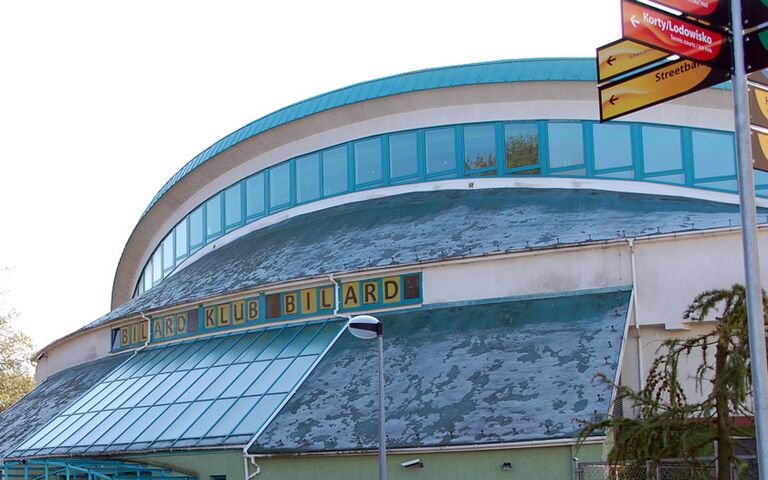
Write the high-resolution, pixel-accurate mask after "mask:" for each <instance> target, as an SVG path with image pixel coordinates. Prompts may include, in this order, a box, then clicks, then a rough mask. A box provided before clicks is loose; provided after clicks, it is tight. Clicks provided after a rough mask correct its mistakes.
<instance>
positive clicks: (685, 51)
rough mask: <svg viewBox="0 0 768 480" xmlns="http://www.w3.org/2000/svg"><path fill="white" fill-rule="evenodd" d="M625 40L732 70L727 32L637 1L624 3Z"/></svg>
mask: <svg viewBox="0 0 768 480" xmlns="http://www.w3.org/2000/svg"><path fill="white" fill-rule="evenodd" d="M621 15H622V33H623V35H624V38H629V39H631V40H635V41H636V42H640V43H644V44H646V45H648V46H650V47H654V48H659V49H662V50H666V51H668V52H670V53H676V54H678V55H680V56H683V57H687V58H690V59H692V60H697V61H699V62H704V63H707V64H709V65H712V66H714V67H718V68H721V69H730V64H731V62H730V60H731V59H730V48H727V47H728V45H727V38H728V37H727V36H726V34H724V33H721V32H718V31H716V30H712V29H709V28H705V27H702V26H700V25H698V24H696V23H693V22H690V21H687V20H683V19H681V18H680V17H676V16H674V15H671V14H669V13H666V12H664V11H662V10H659V9H656V8H653V7H649V6H648V5H644V4H642V3H639V2H636V1H634V0H622V2H621Z"/></svg>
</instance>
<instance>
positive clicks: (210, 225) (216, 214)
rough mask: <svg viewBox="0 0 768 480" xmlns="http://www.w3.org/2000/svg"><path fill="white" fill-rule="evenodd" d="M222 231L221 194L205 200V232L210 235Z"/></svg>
mask: <svg viewBox="0 0 768 480" xmlns="http://www.w3.org/2000/svg"><path fill="white" fill-rule="evenodd" d="M220 233H221V195H216V196H214V197H211V199H210V200H208V201H207V202H205V234H206V235H207V236H208V237H211V236H214V235H218V234H220Z"/></svg>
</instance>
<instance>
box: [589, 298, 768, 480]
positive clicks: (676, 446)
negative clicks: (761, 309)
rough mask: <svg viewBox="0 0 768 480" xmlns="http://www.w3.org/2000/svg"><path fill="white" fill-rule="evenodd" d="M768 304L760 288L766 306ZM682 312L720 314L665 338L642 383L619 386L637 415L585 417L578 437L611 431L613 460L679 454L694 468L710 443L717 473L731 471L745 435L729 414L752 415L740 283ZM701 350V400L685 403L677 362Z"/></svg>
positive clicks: (696, 317) (620, 396)
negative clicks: (710, 322) (693, 332)
mask: <svg viewBox="0 0 768 480" xmlns="http://www.w3.org/2000/svg"><path fill="white" fill-rule="evenodd" d="M766 303H768V302H767V301H766V295H765V293H763V305H766ZM684 318H685V319H686V320H689V321H695V322H701V321H704V320H707V319H715V318H716V319H717V320H718V321H717V323H716V324H715V325H714V326H713V328H712V330H711V331H709V332H708V333H704V334H700V335H697V336H694V337H690V338H685V339H670V340H666V341H665V342H664V343H663V344H662V346H661V347H660V348H659V350H658V356H657V357H656V359H655V360H654V361H653V363H652V364H651V367H650V369H649V371H648V375H647V377H646V382H645V386H644V388H643V389H642V390H640V391H634V390H633V389H631V388H628V387H626V386H617V387H616V388H617V401H625V400H628V401H629V403H631V404H632V405H634V407H635V408H636V410H637V412H638V418H610V417H609V418H605V419H601V420H598V421H594V422H585V423H584V425H583V427H582V430H581V432H580V435H579V436H580V439H582V440H583V439H585V438H587V437H588V436H590V435H593V434H594V433H596V432H605V431H609V430H610V431H612V432H613V434H614V444H613V448H612V449H611V451H610V453H609V457H608V460H609V461H610V462H611V463H614V464H616V463H619V462H630V463H638V464H639V463H645V462H646V461H651V462H653V463H658V462H659V461H661V460H663V459H670V458H679V459H682V460H683V461H684V462H685V463H686V464H688V465H691V466H693V467H695V466H697V465H699V464H700V461H699V460H698V459H699V458H700V457H702V456H705V455H712V454H713V451H712V448H711V447H712V445H713V444H716V445H717V451H718V466H719V468H718V471H719V478H728V477H727V475H728V470H729V468H728V466H729V465H730V463H731V461H732V459H733V454H734V453H733V451H734V450H733V447H734V445H733V439H732V438H733V437H734V436H749V434H750V432H747V431H743V430H741V429H739V428H737V426H736V425H735V424H734V421H733V417H734V416H753V412H751V411H750V409H749V398H750V394H751V382H750V379H751V376H750V359H749V340H748V339H749V337H748V334H747V314H746V293H745V290H744V287H743V286H742V285H734V286H732V287H731V288H730V289H728V290H710V291H707V292H704V293H702V294H699V295H698V296H697V297H696V298H695V299H694V300H693V303H691V305H690V306H689V307H688V309H687V310H686V312H685V315H684ZM699 354H700V355H701V356H702V358H701V361H700V363H699V364H698V367H697V369H696V374H695V388H696V390H697V393H698V394H699V396H700V397H701V400H699V401H697V402H690V401H689V399H688V396H687V395H686V391H685V386H684V384H683V383H682V382H681V378H680V375H681V372H680V366H681V365H684V364H685V363H686V362H687V361H688V359H689V358H690V357H691V355H699ZM603 380H606V379H605V378H604V377H603ZM689 385H690V384H689ZM694 471H695V469H694ZM692 478H695V475H692Z"/></svg>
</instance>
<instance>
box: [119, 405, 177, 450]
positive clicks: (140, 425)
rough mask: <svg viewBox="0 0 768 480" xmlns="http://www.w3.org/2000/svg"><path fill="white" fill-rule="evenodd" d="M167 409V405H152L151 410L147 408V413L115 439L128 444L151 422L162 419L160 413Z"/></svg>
mask: <svg viewBox="0 0 768 480" xmlns="http://www.w3.org/2000/svg"><path fill="white" fill-rule="evenodd" d="M165 409H166V407H152V408H150V409H149V410H146V413H144V414H143V415H142V416H140V417H139V418H137V419H136V421H135V422H134V423H133V424H132V425H131V426H130V427H128V430H126V431H125V432H123V433H122V434H120V436H119V437H117V438H116V439H115V443H116V444H126V443H131V442H133V441H134V440H135V439H136V437H137V436H138V435H139V434H140V433H141V432H143V431H144V429H145V428H147V427H148V426H149V425H150V424H152V423H153V422H155V421H156V420H160V421H162V419H160V415H161V414H162V413H163V412H164V411H165Z"/></svg>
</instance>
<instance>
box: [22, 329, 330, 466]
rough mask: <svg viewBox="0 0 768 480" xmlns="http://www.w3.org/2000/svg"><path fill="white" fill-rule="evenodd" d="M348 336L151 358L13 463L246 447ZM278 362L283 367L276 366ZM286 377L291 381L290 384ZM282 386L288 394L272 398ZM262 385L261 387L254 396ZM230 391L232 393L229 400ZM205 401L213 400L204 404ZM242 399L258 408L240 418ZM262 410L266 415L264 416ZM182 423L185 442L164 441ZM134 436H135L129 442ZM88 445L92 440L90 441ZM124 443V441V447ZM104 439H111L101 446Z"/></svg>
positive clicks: (248, 335)
mask: <svg viewBox="0 0 768 480" xmlns="http://www.w3.org/2000/svg"><path fill="white" fill-rule="evenodd" d="M343 327H344V322H342V321H340V320H338V319H329V320H324V321H317V322H306V323H302V324H293V325H282V326H277V327H271V328H264V329H260V330H258V331H248V332H235V333H231V334H228V335H220V336H215V337H207V338H204V339H197V340H190V341H184V342H178V343H174V344H170V345H165V346H159V347H154V348H150V349H147V350H145V351H142V352H140V353H138V354H137V355H136V356H134V357H132V358H131V359H129V360H127V361H126V362H125V363H123V364H122V365H121V366H119V367H118V368H117V369H115V370H114V371H113V372H112V373H111V374H110V375H109V376H108V377H107V378H105V379H104V380H102V382H100V383H99V384H97V385H96V386H95V387H94V388H93V389H91V390H90V391H89V392H88V393H86V394H85V395H84V396H82V397H81V398H80V399H78V400H77V401H75V403H74V404H72V405H71V406H70V407H69V408H67V410H66V411H64V412H63V413H62V414H60V415H59V416H58V417H56V418H54V420H53V421H51V422H49V423H48V424H47V425H46V426H45V427H43V428H42V429H41V430H39V431H38V432H37V433H36V434H35V435H33V436H32V437H30V438H29V439H28V440H26V441H25V442H24V443H23V444H21V445H20V446H19V447H17V449H16V450H15V451H14V452H13V453H12V456H14V457H15V456H44V455H70V454H75V453H77V454H81V453H95V452H100V453H103V452H108V451H115V450H120V451H130V450H146V449H150V448H153V449H154V448H173V447H192V446H205V445H206V444H211V443H215V444H216V445H225V444H233V445H234V444H237V445H241V444H245V443H247V442H248V440H250V438H251V437H252V436H253V434H254V433H255V432H257V431H258V430H259V429H260V428H261V427H262V426H263V424H264V422H265V421H267V419H268V418H270V417H271V416H272V415H273V414H274V411H275V410H276V409H277V408H279V407H280V405H282V404H283V403H284V402H285V401H286V400H287V398H288V397H289V396H290V395H291V393H292V392H293V391H295V389H296V388H297V387H298V385H299V384H300V383H301V381H302V380H303V379H304V378H305V377H306V376H307V375H308V374H309V373H310V372H311V371H312V370H313V369H314V368H315V366H316V365H317V363H318V362H319V361H320V360H321V358H322V356H323V355H324V354H325V352H327V350H328V349H329V348H330V346H331V345H333V343H334V342H335V341H336V339H337V338H338V337H339V335H340V333H341V332H342V331H343ZM262 338H263V339H265V340H266V342H264V341H262ZM278 339H279V340H278ZM294 342H298V343H294ZM256 348H258V351H255V350H256ZM262 357H263V358H262ZM278 360H280V366H279V367H278V366H276V364H275V362H276V361H278ZM297 362H300V363H297ZM256 363H258V366H255V364H256ZM294 365H296V366H298V367H299V368H298V369H297V370H296V371H293V370H292V367H294ZM260 367H263V368H262V369H261V371H257V372H256V371H255V370H251V372H256V373H253V375H255V376H253V375H252V376H253V378H252V379H251V378H250V377H249V375H248V374H246V372H249V368H251V369H253V368H256V369H257V370H258V368H260ZM230 369H231V372H232V373H233V376H232V378H226V377H224V378H223V379H222V376H220V375H219V374H224V373H225V372H229V371H230ZM217 370H220V372H217ZM288 372H291V375H292V376H289V377H287V379H286V377H285V376H286V375H287V373H288ZM297 374H298V375H297ZM265 379H266V380H265ZM198 381H201V382H202V383H200V384H198ZM219 382H220V383H221V384H218V383H219ZM259 382H265V383H264V384H263V385H261V384H259ZM280 382H282V384H281V385H282V386H283V387H284V388H278V389H277V390H279V391H275V392H272V389H273V388H275V386H276V385H278V384H279V383H280ZM255 385H258V386H259V387H260V388H258V389H256V392H255V393H249V391H250V390H251V388H252V387H254V386H255ZM214 386H215V387H216V388H213V387H214ZM211 389H213V390H215V391H216V392H214V391H213V390H211ZM209 390H210V392H209ZM230 390H231V391H232V392H233V394H231V395H229V396H226V397H225V396H224V395H226V394H227V392H229V391H230ZM259 392H261V393H259ZM206 393H210V394H214V393H215V394H214V395H213V396H210V398H207V397H206V398H202V397H203V395H204V394H206ZM267 397H269V399H268V400H265V399H267ZM241 400H246V401H252V404H249V406H247V408H245V409H244V410H238V409H235V406H236V405H238V404H239V403H240V401H241ZM270 402H271V403H270ZM265 404H266V407H265ZM214 405H215V406H216V407H214ZM222 406H223V407H222ZM172 408H173V409H174V410H178V411H175V412H174V414H173V416H172V418H171V417H165V415H166V413H168V412H169V411H170V410H171V409H172ZM260 408H264V410H263V411H262V412H260V414H259V412H258V409H260ZM150 410H154V413H153V415H147V414H148V412H149V411H150ZM230 413H232V414H233V415H234V416H233V417H232V418H229V419H228V422H229V423H230V424H231V428H229V429H228V430H227V431H226V432H218V433H217V434H216V435H214V436H209V435H211V434H212V432H213V430H214V429H215V428H216V427H217V425H218V424H219V422H221V421H222V419H224V418H225V417H227V415H229V414H230ZM252 413H254V414H255V415H256V416H255V417H254V418H253V419H251V420H252V421H253V420H254V419H255V420H256V421H255V423H253V424H247V425H246V424H245V423H244V422H246V421H247V420H248V419H249V418H250V417H251V414H252ZM145 415H147V416H145ZM70 419H72V420H70ZM180 419H181V420H182V421H181V423H180V424H179V428H178V430H179V431H178V433H177V434H175V435H173V436H172V437H173V438H171V437H169V438H168V439H165V438H164V437H163V434H165V433H166V432H173V431H174V429H175V428H176V425H177V423H176V421H177V420H180ZM188 420H189V421H188ZM91 421H93V423H91ZM142 421H145V422H147V423H146V425H143V424H141V422H142ZM205 421H208V422H210V424H209V425H208V427H207V428H206V429H205V430H204V432H203V433H202V434H200V435H195V436H192V435H190V436H186V435H188V432H190V430H191V429H193V428H195V427H196V426H197V425H200V424H201V423H200V422H205ZM120 422H123V423H122V424H121V423H120ZM184 422H187V423H186V424H185V423H184ZM136 425H138V427H136ZM151 428H154V430H155V431H154V434H153V436H152V437H151V438H146V439H143V440H142V438H143V436H144V435H145V433H147V431H148V430H150V429H151ZM158 428H159V429H158ZM131 429H136V431H132V432H131V434H130V436H126V435H127V433H128V432H129V430H131ZM94 435H95V436H94ZM91 436H93V438H92V440H90V441H84V440H85V439H87V438H89V437H91ZM124 436H126V438H125V441H123V440H121V439H122V438H123V437H124ZM103 437H106V438H107V439H109V440H106V441H101V439H102V438H103Z"/></svg>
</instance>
